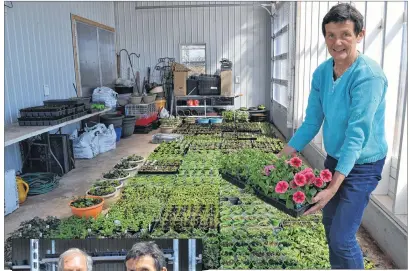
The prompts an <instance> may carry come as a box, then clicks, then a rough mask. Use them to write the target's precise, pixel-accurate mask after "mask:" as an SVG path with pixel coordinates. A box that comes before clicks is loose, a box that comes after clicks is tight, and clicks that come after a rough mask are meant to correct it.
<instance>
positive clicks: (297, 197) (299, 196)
mask: <svg viewBox="0 0 410 271" xmlns="http://www.w3.org/2000/svg"><path fill="white" fill-rule="evenodd" d="M305 198H306V196H305V193H303V192H302V191H298V192H296V193H295V194H293V201H294V202H296V203H299V204H302V203H303V202H304V201H305Z"/></svg>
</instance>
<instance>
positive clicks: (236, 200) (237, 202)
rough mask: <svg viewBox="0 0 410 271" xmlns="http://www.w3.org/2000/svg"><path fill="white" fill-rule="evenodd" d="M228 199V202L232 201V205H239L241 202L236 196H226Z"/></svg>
mask: <svg viewBox="0 0 410 271" xmlns="http://www.w3.org/2000/svg"><path fill="white" fill-rule="evenodd" d="M228 200H229V202H230V203H232V204H233V205H239V204H241V202H240V200H239V198H238V197H228Z"/></svg>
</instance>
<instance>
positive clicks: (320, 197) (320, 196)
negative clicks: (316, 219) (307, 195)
mask: <svg viewBox="0 0 410 271" xmlns="http://www.w3.org/2000/svg"><path fill="white" fill-rule="evenodd" d="M335 194H336V191H334V190H333V189H329V188H326V189H325V190H322V191H320V192H319V193H317V194H316V196H315V197H314V198H313V199H312V203H316V204H315V205H314V206H313V207H312V208H310V209H309V210H307V211H306V212H305V213H304V214H303V215H310V214H314V213H316V212H317V211H320V210H321V209H323V207H325V205H326V204H327V203H328V202H329V201H330V200H331V199H332V198H333V196H334V195H335Z"/></svg>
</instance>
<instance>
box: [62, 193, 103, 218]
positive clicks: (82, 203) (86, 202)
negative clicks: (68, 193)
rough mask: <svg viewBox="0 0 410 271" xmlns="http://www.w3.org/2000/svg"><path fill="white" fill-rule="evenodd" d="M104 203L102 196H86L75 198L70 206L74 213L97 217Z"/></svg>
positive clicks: (86, 216)
mask: <svg viewBox="0 0 410 271" xmlns="http://www.w3.org/2000/svg"><path fill="white" fill-rule="evenodd" d="M103 204H104V198H102V197H98V196H85V197H79V198H75V199H73V200H72V201H70V203H69V206H70V208H71V212H72V213H73V215H75V216H77V217H85V218H90V217H94V218H97V216H98V215H99V214H100V213H101V211H102V208H103Z"/></svg>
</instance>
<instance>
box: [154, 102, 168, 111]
mask: <svg viewBox="0 0 410 271" xmlns="http://www.w3.org/2000/svg"><path fill="white" fill-rule="evenodd" d="M166 103H167V101H166V100H165V99H161V100H155V108H156V110H157V111H160V110H161V109H162V108H164V107H165V105H166Z"/></svg>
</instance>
